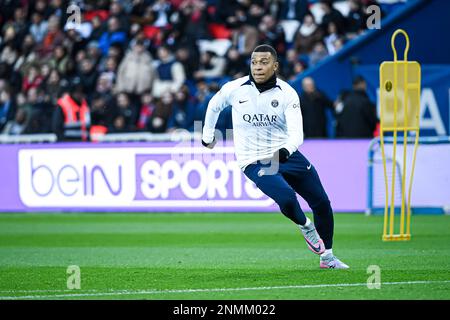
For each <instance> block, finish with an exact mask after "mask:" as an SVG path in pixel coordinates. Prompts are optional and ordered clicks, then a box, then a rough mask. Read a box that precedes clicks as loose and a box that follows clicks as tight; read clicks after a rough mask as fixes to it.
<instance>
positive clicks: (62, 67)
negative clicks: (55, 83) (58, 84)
mask: <svg viewBox="0 0 450 320" xmlns="http://www.w3.org/2000/svg"><path fill="white" fill-rule="evenodd" d="M80 62H81V59H80ZM48 64H49V65H50V67H51V68H53V69H56V70H58V72H59V73H60V74H62V75H66V73H67V67H68V64H69V56H68V55H67V50H66V48H65V47H63V46H62V45H58V46H56V47H55V52H54V55H53V57H52V58H51V59H50V60H48Z"/></svg>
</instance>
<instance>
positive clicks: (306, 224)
mask: <svg viewBox="0 0 450 320" xmlns="http://www.w3.org/2000/svg"><path fill="white" fill-rule="evenodd" d="M310 225H311V220H310V219H309V218H308V217H306V222H305V224H304V225H301V224H299V225H298V226H299V227H300V228H308V227H309V226H310Z"/></svg>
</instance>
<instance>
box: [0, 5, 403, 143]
mask: <svg viewBox="0 0 450 320" xmlns="http://www.w3.org/2000/svg"><path fill="white" fill-rule="evenodd" d="M372 4H379V5H381V8H382V10H383V16H384V15H389V14H391V12H393V11H395V10H396V8H398V7H401V6H403V5H404V1H371V0H360V1H358V0H345V1H325V0H322V1H307V0H296V1H267V0H257V1H249V0H209V1H205V0H171V1H169V0H139V1H118V0H112V1H108V0H103V1H89V0H79V1H63V0H49V1H46V0H37V1H27V0H23V1H7V2H2V3H1V4H0V12H1V13H0V30H1V34H0V36H1V41H0V93H1V94H0V132H1V134H2V139H0V142H2V143H5V142H10V141H22V140H21V139H19V140H18V139H17V138H7V136H8V137H11V136H18V135H26V137H32V135H33V134H40V136H36V141H48V142H51V141H54V140H55V139H54V138H53V137H54V136H53V135H54V134H56V136H57V140H58V141H61V140H94V141H108V140H109V138H106V137H103V136H105V135H109V134H115V138H111V139H112V140H114V141H117V139H121V138H123V139H125V140H126V139H131V140H135V141H136V140H140V139H142V137H144V139H149V138H148V137H149V136H151V137H153V136H152V135H142V133H151V134H160V133H170V132H173V131H174V130H176V129H185V130H188V131H193V129H194V125H193V124H194V121H196V120H202V118H203V116H204V112H205V108H206V105H207V103H208V101H209V99H210V98H211V96H212V94H213V93H214V92H216V91H217V90H218V88H219V87H220V85H221V84H223V83H224V82H226V81H228V80H230V79H233V78H237V77H240V76H243V75H245V74H247V70H248V64H249V54H250V52H251V51H252V49H253V48H254V46H256V45H257V44H261V43H268V44H271V45H273V46H274V47H275V48H276V49H277V50H278V52H279V55H280V64H281V68H280V74H279V76H280V77H281V78H283V79H285V80H287V81H294V80H295V79H297V78H298V76H299V75H301V74H302V73H303V72H306V71H307V70H308V69H310V68H311V67H312V66H314V65H316V64H317V63H319V62H320V61H322V60H323V59H325V58H326V57H328V56H331V55H334V54H336V53H337V52H339V51H340V50H342V48H343V47H345V46H346V43H347V42H349V41H351V40H353V39H355V38H358V37H361V35H363V34H364V32H365V29H366V28H367V27H366V23H365V21H366V18H367V13H366V12H367V10H366V9H367V7H368V6H370V5H372ZM69 6H72V8H73V6H75V7H74V8H79V9H80V15H81V21H79V23H78V22H76V21H75V22H74V20H73V19H71V18H72V17H73V11H69V10H67V9H68V8H69ZM74 12H75V13H76V11H74ZM297 90H299V91H301V87H300V86H299V87H298V88H297ZM75 91H77V92H79V94H78V93H74V92H75ZM331 98H332V99H334V97H331ZM230 114H231V113H229V112H228V113H226V112H225V113H224V114H223V116H222V117H221V119H220V120H219V126H220V127H222V129H226V128H229V127H230V126H231V121H230ZM332 116H333V114H331V117H332ZM69 118H71V119H72V118H73V119H72V121H69V120H68V119H69ZM76 120H77V121H76ZM124 133H137V135H135V136H134V138H133V135H129V134H127V135H125V136H124V135H122V134H124ZM42 135H45V136H44V137H50V138H45V139H44V140H42V139H43V138H42V137H43V136H42ZM48 135H50V136H48ZM328 136H330V135H328ZM93 137H95V138H93ZM30 139H31V140H30ZM151 139H153V138H151ZM25 140H26V141H33V139H32V138H26V139H25Z"/></svg>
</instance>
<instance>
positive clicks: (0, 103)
mask: <svg viewBox="0 0 450 320" xmlns="http://www.w3.org/2000/svg"><path fill="white" fill-rule="evenodd" d="M11 93H12V92H11V89H9V88H4V89H3V90H2V91H1V92H0V131H2V130H3V128H4V127H5V125H6V123H7V122H8V121H10V120H12V119H13V118H14V114H15V112H16V107H15V103H14V100H13V98H12V95H11Z"/></svg>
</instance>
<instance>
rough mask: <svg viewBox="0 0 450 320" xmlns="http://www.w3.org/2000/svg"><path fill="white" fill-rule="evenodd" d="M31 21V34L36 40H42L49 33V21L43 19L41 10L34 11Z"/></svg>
mask: <svg viewBox="0 0 450 320" xmlns="http://www.w3.org/2000/svg"><path fill="white" fill-rule="evenodd" d="M31 21H32V23H31V26H30V34H31V35H32V36H33V39H34V41H36V42H42V40H44V37H45V35H46V34H47V29H48V22H47V21H44V20H43V17H42V15H41V14H40V13H39V12H35V13H33V16H32V17H31Z"/></svg>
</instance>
